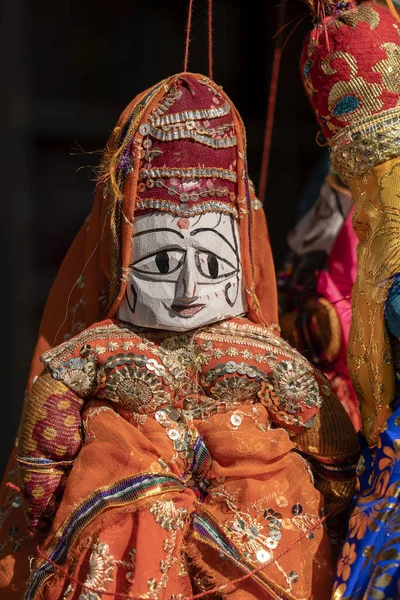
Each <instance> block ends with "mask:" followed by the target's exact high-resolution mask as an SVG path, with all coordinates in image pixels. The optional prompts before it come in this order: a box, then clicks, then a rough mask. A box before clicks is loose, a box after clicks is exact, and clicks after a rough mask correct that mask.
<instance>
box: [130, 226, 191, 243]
mask: <svg viewBox="0 0 400 600" xmlns="http://www.w3.org/2000/svg"><path fill="white" fill-rule="evenodd" d="M157 231H169V232H170V233H175V234H176V235H179V237H180V238H182V240H183V239H185V236H184V235H182V234H181V233H180V232H179V231H176V230H175V229H170V228H169V227H160V228H158V227H157V228H156V229H145V230H144V231H137V232H136V233H135V234H134V237H138V236H139V235H144V234H145V233H156V232H157Z"/></svg>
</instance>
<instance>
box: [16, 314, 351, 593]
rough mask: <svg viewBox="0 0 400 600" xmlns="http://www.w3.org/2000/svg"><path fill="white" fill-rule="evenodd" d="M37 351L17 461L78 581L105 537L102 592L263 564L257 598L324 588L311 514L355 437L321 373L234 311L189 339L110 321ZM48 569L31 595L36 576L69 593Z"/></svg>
mask: <svg viewBox="0 0 400 600" xmlns="http://www.w3.org/2000/svg"><path fill="white" fill-rule="evenodd" d="M43 360H44V362H45V364H46V366H47V369H46V371H45V372H44V373H43V374H42V375H41V376H40V377H39V380H38V381H37V382H36V384H35V386H34V388H33V390H32V393H31V401H30V402H28V406H27V409H26V411H25V415H24V419H23V424H22V429H21V438H20V457H19V464H20V470H21V476H22V477H23V478H24V480H25V481H24V496H25V502H26V509H27V513H28V515H29V518H30V520H31V523H32V524H33V526H38V527H39V528H42V529H43V528H46V527H49V526H50V527H51V529H50V534H49V536H48V538H47V542H46V544H45V551H46V552H48V553H49V555H50V557H51V560H52V561H53V562H57V559H58V560H59V561H60V563H64V562H65V561H67V565H68V567H69V569H70V570H71V572H73V573H74V574H75V575H74V576H75V577H78V579H79V580H80V581H87V578H88V577H89V575H90V569H89V571H88V567H87V564H89V565H90V564H93V562H96V560H97V559H98V554H96V553H98V550H99V547H100V546H101V548H102V551H103V552H104V553H105V554H107V556H108V559H107V560H108V561H109V567H110V571H109V574H110V578H109V579H107V582H106V581H105V580H104V581H103V584H102V585H105V584H106V583H107V586H108V587H107V586H106V587H107V590H116V591H122V592H126V590H127V589H128V587H129V585H131V588H129V589H130V590H132V591H133V592H134V593H136V594H139V593H140V594H145V593H146V594H147V593H148V594H150V595H148V596H145V595H144V596H143V597H146V598H147V597H149V598H173V597H174V598H175V597H179V593H182V594H183V593H185V594H189V595H190V593H192V592H193V591H194V590H199V589H204V587H207V586H209V585H216V584H218V583H224V582H225V581H226V578H228V579H232V573H236V574H237V576H238V577H239V576H241V575H242V574H243V571H242V569H245V570H246V568H248V569H252V568H255V567H257V566H262V564H263V563H264V562H265V563H266V567H265V569H263V570H262V572H260V573H259V574H258V575H257V576H255V577H254V578H253V581H252V582H250V580H249V581H247V582H245V583H244V584H242V587H240V588H239V589H238V590H237V592H236V593H237V594H242V595H241V596H240V595H238V598H247V597H249V598H256V597H261V596H259V595H258V594H260V593H261V592H260V588H259V587H258V586H260V585H261V589H264V590H269V591H271V589H275V592H276V593H279V594H281V596H276V597H283V598H303V597H304V598H305V597H307V598H311V597H314V596H313V595H312V594H314V591H313V590H315V589H317V588H318V589H319V592H318V593H319V594H320V595H319V596H315V597H318V598H323V597H325V596H323V594H324V593H326V597H329V584H330V581H331V577H332V575H331V572H332V558H331V550H330V543H329V538H328V536H327V532H326V529H325V527H324V526H323V525H322V524H319V521H320V519H321V518H322V517H323V511H324V505H325V509H327V510H330V508H331V507H332V506H334V505H336V507H338V506H341V507H343V506H345V505H346V503H347V502H348V500H349V497H350V495H351V493H352V489H353V478H352V464H353V463H354V457H355V455H356V454H357V442H356V439H355V435H354V431H353V429H352V426H351V423H350V421H349V420H348V419H347V416H346V414H345V412H344V410H343V409H342V407H341V406H340V405H339V403H338V401H337V400H336V398H335V397H334V396H332V394H331V391H330V387H329V384H328V382H327V380H326V378H325V377H324V376H322V375H320V374H319V373H318V372H316V371H315V370H314V368H313V367H312V366H311V365H309V363H307V361H306V360H305V359H304V358H303V357H301V356H300V355H299V354H298V353H297V352H296V351H295V350H293V349H291V348H290V346H288V344H287V343H286V342H284V341H283V340H281V339H280V338H279V337H277V336H276V335H275V334H274V333H273V332H272V331H270V330H268V329H266V328H263V327H258V326H256V325H254V324H252V323H251V322H250V321H247V320H246V319H241V318H237V319H231V320H229V321H225V322H222V323H219V324H216V325H213V326H207V327H204V328H202V329H200V330H198V331H192V332H188V333H184V334H182V333H173V332H165V331H163V332H161V331H155V330H147V331H146V330H139V329H137V328H134V327H132V326H129V325H127V324H126V323H124V322H121V321H116V320H108V321H105V322H103V323H100V324H97V325H96V326H94V327H92V328H90V329H88V330H86V331H85V332H83V333H82V334H80V335H79V336H77V337H75V338H73V339H72V340H70V341H68V342H66V343H64V344H62V345H61V346H59V347H58V348H55V349H54V350H52V351H51V352H49V353H48V354H46V355H45V356H44V359H43ZM81 419H82V420H83V424H84V433H81ZM289 434H290V435H289ZM71 466H72V468H71ZM57 473H58V475H57ZM67 475H68V478H67ZM314 477H315V481H314ZM317 488H318V489H317ZM318 490H320V491H318ZM116 497H118V502H117V503H116V500H115V498H116ZM324 497H325V498H324ZM116 504H117V506H121V507H124V509H123V514H122V513H121V512H118V508H116ZM110 509H112V510H110ZM83 513H84V514H85V519H87V520H86V521H85V522H82V521H81V519H82V514H83ZM54 514H55V516H54ZM143 532H147V533H146V534H145V535H144V533H143ZM142 535H144V538H142V537H141V536H142ZM149 539H151V540H152V542H151V544H149V542H148V540H149ZM99 544H100V546H99ZM78 548H79V552H78ZM167 549H169V550H168V551H167ZM128 551H130V552H131V555H128V554H129V553H128ZM133 551H134V554H135V556H136V561H139V563H138V562H136V566H135V567H134V566H133V563H132V561H131V562H130V559H129V556H132V552H133ZM168 552H169V554H168ZM78 555H79V558H77V556H78ZM168 556H170V558H169V559H168ZM60 557H61V558H60ZM96 557H97V558H96ZM110 557H111V558H110ZM227 559H230V560H227ZM118 560H119V561H121V560H122V562H123V563H124V564H125V563H126V564H125V567H123V566H121V564H120V563H118ZM160 560H161V561H164V562H163V563H162V568H161V571H160ZM85 561H86V562H85ZM143 561H144V562H143ZM168 561H169V562H168ZM128 563H129V564H131V566H130V567H129V569H128V572H129V573H130V575H129V577H128V579H126V577H127V572H126V570H127V568H128V567H126V565H127V564H128ZM144 563H145V564H146V568H145V569H144V571H143V566H141V565H143V564H144ZM85 565H86V566H85ZM165 565H167V567H166V566H165ZM246 565H247V566H246ZM49 569H50V570H49ZM226 569H228V571H226ZM224 570H225V573H224ZM53 573H54V571H52V570H51V567H49V565H46V563H41V561H38V563H37V565H36V569H34V571H33V574H32V576H31V579H30V582H29V584H28V592H27V596H26V597H27V598H36V597H37V594H38V593H39V590H41V589H42V585H43V578H44V576H45V575H50V579H49V580H48V581H49V583H48V587H46V590H47V591H46V592H45V595H44V596H43V597H45V598H48V599H56V598H58V597H59V596H58V595H57V594H60V593H61V590H64V591H63V593H64V592H65V589H66V586H67V580H62V581H61V582H60V581H59V580H57V579H56V580H54V577H51V575H52V574H53ZM129 579H131V580H132V581H130V582H129V581H128V580H129ZM196 582H197V583H196ZM256 583H257V585H256ZM243 586H244V587H243ZM253 586H255V587H254V590H253V591H252V587H253ZM323 589H325V590H326V592H323V591H322V590H323ZM245 590H246V591H245ZM275 592H274V593H275ZM46 594H47V595H46ZM151 594H153V595H151ZM173 594H176V596H173ZM243 594H244V595H243ZM247 594H249V595H247ZM285 594H286V595H285ZM321 594H322V595H321ZM66 597H67V598H68V597H69V596H66ZM100 597H101V595H100V596H99V598H100ZM273 597H275V596H273ZM71 598H75V596H72V595H71ZM96 598H97V597H96Z"/></svg>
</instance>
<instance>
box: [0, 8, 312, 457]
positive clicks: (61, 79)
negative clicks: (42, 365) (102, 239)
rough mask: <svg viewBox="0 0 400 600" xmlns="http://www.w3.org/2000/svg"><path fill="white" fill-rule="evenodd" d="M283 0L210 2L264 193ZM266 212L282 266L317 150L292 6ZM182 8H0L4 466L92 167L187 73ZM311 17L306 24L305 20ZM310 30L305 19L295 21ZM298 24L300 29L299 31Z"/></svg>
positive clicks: (200, 40) (200, 11) (196, 52)
mask: <svg viewBox="0 0 400 600" xmlns="http://www.w3.org/2000/svg"><path fill="white" fill-rule="evenodd" d="M278 2H279V0H263V1H262V0H260V1H256V0H253V1H251V0H214V79H215V81H216V82H217V83H218V84H220V85H222V86H223V87H224V89H225V91H226V92H227V93H228V94H229V96H230V97H231V99H232V100H233V102H234V103H235V104H236V106H237V108H238V109H239V112H240V113H241V115H242V117H243V120H244V123H245V125H246V128H247V134H248V148H249V167H250V176H251V177H252V178H253V180H254V182H255V183H256V185H257V184H258V178H259V170H260V163H261V156H262V148H263V138H264V129H265V116H266V109H267V97H268V88H269V81H270V74H271V66H272V58H273V48H274V40H273V35H274V34H275V33H276V32H277V29H278V25H277V23H278ZM288 4H289V6H288V9H287V14H286V19H285V21H286V23H289V22H290V21H291V20H292V19H294V20H293V22H292V23H289V25H288V26H287V28H286V29H285V33H284V35H283V38H284V40H286V39H287V38H288V36H289V34H290V33H292V34H291V35H290V37H289V39H288V40H287V44H286V47H285V49H284V51H283V55H282V64H281V74H280V81H279V92H278V102H277V110H276V118H275V126H274V135H273V145H272V155H271V162H270V175H269V181H268V188H267V197H266V203H265V210H266V214H267V218H268V222H269V228H270V234H271V242H272V249H273V253H274V257H275V263H276V265H277V266H279V265H280V264H281V263H282V260H283V256H284V253H285V236H286V234H287V233H288V231H289V229H290V228H291V227H292V226H293V224H294V221H295V214H296V203H297V201H298V198H299V195H300V192H301V189H302V187H303V185H304V184H305V182H306V180H307V177H308V176H309V173H310V170H311V168H312V166H313V165H314V163H315V162H316V160H318V157H319V156H321V149H320V148H318V146H317V145H316V144H315V136H316V133H317V127H316V124H315V122H314V118H313V115H312V112H311V109H310V107H309V106H308V101H307V99H306V97H305V95H304V92H303V90H302V86H301V81H300V75H299V68H298V60H299V54H300V49H301V45H302V41H303V39H304V37H305V35H306V32H307V30H308V29H309V28H310V26H311V19H310V18H309V17H308V16H307V10H306V8H305V7H304V5H303V6H302V5H301V4H300V2H296V0H289V2H288ZM187 6H188V0H148V1H143V0H142V1H139V0H129V1H126V0H118V1H116V2H114V3H110V2H105V1H102V0H96V1H94V0H69V1H68V0H57V1H56V2H54V0H39V1H35V2H34V1H31V2H28V0H3V1H2V2H1V3H0V7H1V9H0V10H1V13H0V76H1V78H0V98H1V100H0V102H1V105H0V106H1V113H0V114H1V134H0V135H1V155H0V156H1V161H0V165H1V167H0V169H1V170H0V174H1V190H0V194H1V203H0V207H1V213H2V214H1V219H2V224H3V233H2V238H1V239H2V248H1V249H2V255H1V259H2V260H1V266H2V284H3V285H2V291H1V297H2V311H1V323H2V330H1V345H0V346H1V363H0V364H1V380H0V381H1V385H0V390H1V392H0V393H1V400H0V401H1V413H0V414H1V417H0V468H1V467H4V465H5V461H6V460H7V456H8V454H9V451H10V450H11V447H12V444H13V441H14V438H15V435H16V431H17V427H18V422H19V418H20V413H21V407H22V403H23V397H24V387H25V381H26V377H27V373H28V368H29V362H30V356H31V353H32V350H33V346H34V343H35V338H36V334H37V329H38V325H39V320H40V317H41V312H42V309H43V306H44V302H45V299H46V296H47V294H48V291H49V289H50V286H51V283H52V281H53V279H54V277H55V275H56V272H57V269H58V267H59V265H60V263H61V261H62V259H63V257H64V255H65V253H66V251H67V249H68V246H69V245H70V243H71V241H72V239H73V238H74V236H75V234H76V233H77V231H78V229H79V227H80V225H81V224H82V222H83V220H84V219H85V217H86V216H87V214H88V213H89V212H90V208H91V203H92V199H93V188H94V185H93V182H92V181H91V180H90V177H91V172H90V168H82V167H85V166H87V165H90V166H92V167H93V166H95V165H97V163H98V156H97V155H96V154H82V153H78V154H77V153H76V152H77V149H78V148H83V149H84V150H85V151H87V152H93V151H95V150H98V149H101V148H102V147H103V146H104V144H105V141H106V140H107V137H108V135H109V132H110V131H111V130H112V129H113V127H114V124H115V122H116V120H117V118H118V116H119V113H120V112H121V111H122V110H123V108H124V107H125V106H126V104H128V102H129V101H130V100H131V99H132V98H133V96H135V95H136V94H137V93H138V92H140V91H142V90H144V89H145V88H147V87H148V86H150V85H152V84H154V83H156V82H157V81H159V80H160V79H163V78H164V77H166V76H168V75H171V74H173V73H175V72H179V71H181V70H182V68H183V55H184V42H185V33H184V30H185V25H186V17H187ZM206 7H207V1H206V0H195V11H194V23H193V31H192V44H191V54H190V64H189V70H191V71H194V72H203V73H205V74H207V72H208V71H207V68H208V67H207V11H206ZM303 17H305V18H303ZM301 19H302V21H301V22H300V23H299V21H300V20H301ZM298 23H299V25H298V26H297V28H296V29H295V30H294V31H293V28H294V26H295V25H296V24H298Z"/></svg>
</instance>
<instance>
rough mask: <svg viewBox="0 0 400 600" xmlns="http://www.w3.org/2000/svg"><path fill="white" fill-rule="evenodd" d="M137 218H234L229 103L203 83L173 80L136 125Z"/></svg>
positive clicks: (182, 77) (234, 179)
mask: <svg viewBox="0 0 400 600" xmlns="http://www.w3.org/2000/svg"><path fill="white" fill-rule="evenodd" d="M139 134H140V135H141V137H142V149H141V152H140V161H141V162H140V171H139V183H138V187H137V197H136V207H135V213H136V214H138V213H141V212H147V211H149V210H159V211H166V212H170V213H173V214H176V215H178V216H181V217H183V216H193V215H198V214H201V213H204V212H209V211H213V212H220V213H225V214H230V215H232V216H234V217H235V218H236V217H237V216H238V207H237V178H238V174H237V157H236V153H237V148H236V146H237V134H236V131H235V126H234V123H233V117H232V111H231V106H230V104H229V103H228V102H227V101H226V99H225V98H223V97H222V95H220V94H219V92H218V90H217V89H216V87H211V86H210V85H209V83H208V80H207V79H206V78H204V79H203V80H202V79H195V78H194V77H191V76H190V75H180V76H177V78H176V81H175V83H174V84H173V86H172V87H171V89H170V91H169V92H168V94H166V95H165V96H164V98H163V99H162V100H161V102H159V103H158V105H157V106H156V108H155V109H154V110H153V111H152V112H151V114H150V115H149V116H148V118H147V119H146V120H145V122H142V123H141V124H140V126H139Z"/></svg>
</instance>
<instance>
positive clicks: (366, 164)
mask: <svg viewBox="0 0 400 600" xmlns="http://www.w3.org/2000/svg"><path fill="white" fill-rule="evenodd" d="M307 3H308V4H309V6H310V8H311V10H312V12H313V14H314V16H315V17H316V18H317V23H316V25H315V27H314V29H313V30H312V31H311V33H310V34H309V36H308V38H307V40H306V43H305V46H304V49H303V53H302V57H301V72H302V77H303V81H304V86H305V89H306V91H307V94H308V96H309V98H310V101H311V104H312V106H313V109H314V111H315V114H316V116H317V119H318V121H319V123H320V125H321V130H322V133H323V134H324V136H325V138H326V139H327V141H328V143H329V145H330V147H331V157H332V163H333V166H334V168H335V170H336V171H337V172H338V173H339V174H340V175H341V177H342V178H343V179H344V180H345V181H349V179H351V178H352V177H357V176H359V175H362V174H363V173H365V172H367V171H369V169H371V167H373V166H374V165H375V164H378V163H379V162H383V161H385V160H387V159H389V158H393V157H395V156H399V155H400V26H399V22H398V21H397V19H396V18H395V17H394V16H393V15H392V14H391V13H390V12H389V11H388V10H387V9H386V8H384V7H381V6H378V5H377V4H375V3H373V2H368V3H363V4H362V5H360V6H356V3H355V2H353V1H352V2H343V1H341V2H329V1H326V0H319V1H318V0H307ZM318 7H319V14H317V13H318Z"/></svg>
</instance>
